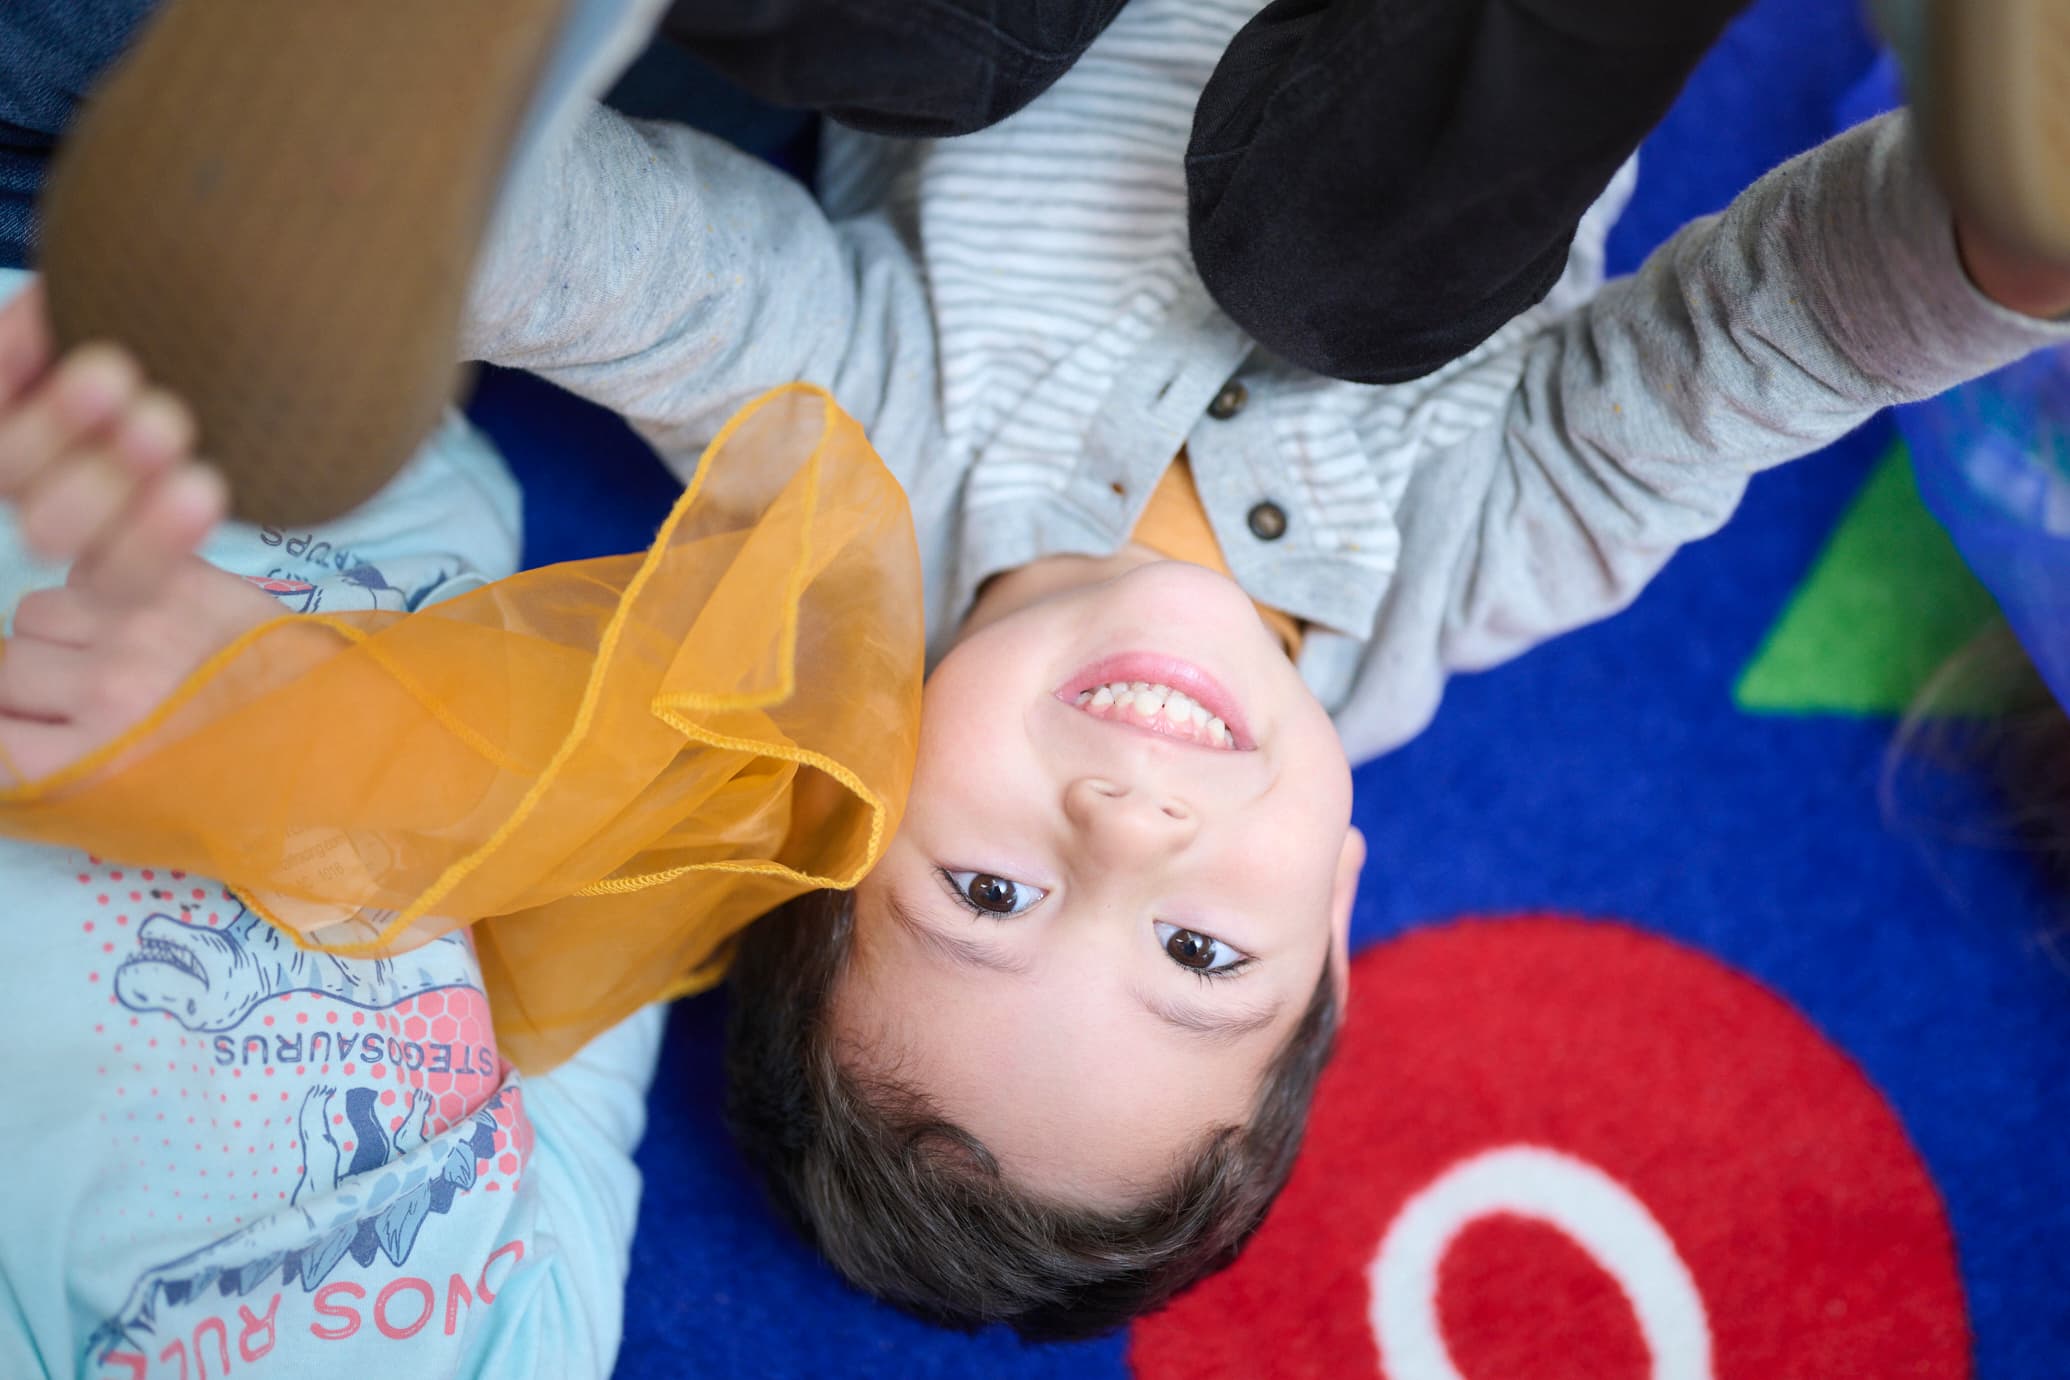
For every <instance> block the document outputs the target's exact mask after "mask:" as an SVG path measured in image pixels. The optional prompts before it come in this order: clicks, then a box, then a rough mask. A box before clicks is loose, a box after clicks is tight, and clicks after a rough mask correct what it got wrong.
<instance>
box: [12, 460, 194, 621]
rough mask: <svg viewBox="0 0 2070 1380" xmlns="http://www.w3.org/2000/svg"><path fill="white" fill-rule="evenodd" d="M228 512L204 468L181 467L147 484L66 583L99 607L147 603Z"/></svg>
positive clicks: (150, 480)
mask: <svg viewBox="0 0 2070 1380" xmlns="http://www.w3.org/2000/svg"><path fill="white" fill-rule="evenodd" d="M229 507H230V491H229V487H228V486H227V485H226V484H224V482H223V478H222V476H221V475H219V474H217V473H216V472H215V471H214V470H212V469H209V468H207V467H206V466H202V465H182V466H180V467H179V468H178V469H175V470H173V471H172V472H171V473H169V474H164V475H160V476H155V477H153V478H151V479H147V480H146V481H144V483H143V485H142V486H141V487H140V488H139V489H138V490H137V492H136V494H135V496H134V497H133V498H132V499H131V500H130V503H129V506H128V508H127V509H126V510H125V511H124V512H123V513H122V515H121V516H120V517H119V518H117V519H116V521H115V523H114V524H113V525H112V526H111V527H110V528H108V529H107V531H106V532H105V534H104V535H103V537H102V538H101V539H100V540H99V541H97V542H96V543H95V544H94V546H93V548H92V549H91V550H90V551H88V552H87V553H86V555H85V556H84V558H83V559H82V560H81V561H80V563H79V564H78V565H77V566H75V567H74V569H73V572H72V582H71V583H72V585H73V586H74V587H76V588H79V589H83V590H85V591H87V592H88V593H89V594H91V596H92V597H93V598H94V599H95V600H98V601H101V602H104V603H110V602H112V603H131V602H136V601H140V600H146V599H149V598H152V597H153V596H154V595H156V594H158V593H159V592H160V590H161V589H162V588H163V586H164V584H165V582H166V581H167V580H168V579H170V578H171V577H172V575H173V574H174V573H175V572H176V570H177V569H178V567H179V566H180V564H181V563H182V562H184V561H185V560H186V559H187V558H188V557H190V556H191V555H192V554H193V553H194V551H195V549H196V548H198V547H199V546H200V545H201V544H202V543H203V542H204V541H206V540H207V539H208V536H209V533H211V532H212V531H214V530H215V527H216V524H218V523H220V522H221V521H222V520H223V518H224V515H225V514H226V513H227V512H228V511H229ZM16 617H17V618H19V617H20V615H19V614H17V615H16Z"/></svg>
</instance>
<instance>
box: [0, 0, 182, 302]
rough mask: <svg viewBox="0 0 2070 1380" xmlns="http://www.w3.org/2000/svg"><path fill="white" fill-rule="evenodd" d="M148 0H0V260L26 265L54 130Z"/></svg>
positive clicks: (120, 45)
mask: <svg viewBox="0 0 2070 1380" xmlns="http://www.w3.org/2000/svg"><path fill="white" fill-rule="evenodd" d="M152 4H153V0H6V3H5V4H0V266H4V267H8V268H21V267H24V266H26V265H27V263H28V261H29V259H30V258H31V257H32V254H33V247H34V244H35V215H34V213H35V205H36V192H37V189H38V188H40V187H41V186H42V185H43V173H44V168H45V165H46V164H48V163H49V161H50V154H51V150H52V149H53V148H54V147H56V144H57V138H58V135H60V134H61V133H63V132H64V129H65V126H66V125H67V124H68V123H70V121H71V118H72V112H73V111H74V110H75V109H77V108H78V105H79V100H80V97H81V96H82V95H83V94H84V93H85V92H86V91H88V90H90V89H91V88H92V86H93V84H94V82H95V81H96V80H97V79H98V78H99V76H100V74H101V71H102V69H104V68H105V67H107V65H108V64H109V63H111V62H113V61H114V60H115V58H116V57H117V56H119V55H120V54H121V52H122V50H123V49H124V48H125V47H127V46H128V44H129V41H130V38H131V37H132V36H133V35H134V34H135V33H136V31H137V28H138V26H139V25H140V24H141V23H142V22H143V18H144V16H145V15H146V14H147V13H149V11H150V9H151V7H152Z"/></svg>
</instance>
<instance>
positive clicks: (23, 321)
mask: <svg viewBox="0 0 2070 1380" xmlns="http://www.w3.org/2000/svg"><path fill="white" fill-rule="evenodd" d="M56 356H57V347H56V344H55V343H54V342H53V341H52V340H51V337H50V310H49V305H48V304H47V303H46V301H45V300H44V296H43V282H42V280H41V279H38V280H37V281H35V282H33V283H31V284H29V286H28V287H26V288H24V289H23V290H22V291H20V292H18V293H16V294H15V295H14V296H13V297H11V298H9V299H8V301H7V303H6V304H5V305H0V407H4V406H6V404H7V403H9V402H10V401H12V400H13V399H14V398H16V397H18V396H20V394H21V393H22V391H23V390H24V389H26V388H27V387H28V386H29V385H30V384H31V383H34V382H35V381H36V380H37V379H39V378H41V377H42V376H43V374H44V372H45V371H46V370H48V369H49V368H50V366H51V363H52V361H53V360H54V359H55V358H56Z"/></svg>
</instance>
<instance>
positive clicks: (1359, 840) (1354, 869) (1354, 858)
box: [1330, 825, 1366, 1012]
mask: <svg viewBox="0 0 2070 1380" xmlns="http://www.w3.org/2000/svg"><path fill="white" fill-rule="evenodd" d="M1365 865H1366V836H1365V835H1364V834H1361V833H1360V832H1359V831H1358V827H1357V826H1356V825H1353V826H1352V827H1351V828H1349V829H1346V830H1345V831H1344V850H1343V851H1342V852H1341V853H1339V854H1338V855H1337V879H1336V881H1335V883H1334V884H1333V885H1332V887H1331V889H1330V964H1331V967H1332V970H1333V971H1334V973H1335V975H1336V982H1337V1010H1338V1011H1339V1012H1342V1011H1343V1010H1344V1003H1345V1001H1346V1000H1347V999H1348V998H1349V997H1350V995H1351V908H1352V903H1353V902H1354V901H1356V900H1357V899H1358V875H1359V873H1360V872H1361V871H1363V870H1364V868H1365Z"/></svg>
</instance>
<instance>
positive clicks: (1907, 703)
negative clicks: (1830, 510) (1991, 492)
mask: <svg viewBox="0 0 2070 1380" xmlns="http://www.w3.org/2000/svg"><path fill="white" fill-rule="evenodd" d="M1998 618H1999V613H1998V606H1997V604H1996V603H1995V602H1994V601H1993V600H1992V598H1991V595H1990V593H1989V591H1987V590H1986V589H1985V588H1984V587H1983V585H1981V584H1979V583H1978V582H1977V579H1976V577H1975V576H1974V575H1972V574H1970V572H1969V568H1968V567H1967V566H1966V565H1964V564H1963V561H1962V557H1961V556H1960V555H1959V554H1958V553H1957V552H1956V550H1955V547H1954V544H1953V543H1952V542H1950V541H1949V540H1948V536H1947V533H1946V532H1944V531H1942V530H1941V526H1940V524H1939V523H1938V522H1937V521H1935V520H1934V517H1933V515H1932V514H1931V513H1929V512H1928V511H1927V509H1926V505H1925V504H1924V503H1922V502H1921V501H1920V498H1919V490H1918V486H1917V485H1916V483H1915V482H1914V480H1913V477H1912V458H1911V453H1910V452H1909V451H1908V450H1907V449H1906V448H1905V444H1904V442H1902V441H1899V442H1896V443H1895V444H1893V445H1892V446H1891V449H1890V452H1889V453H1888V454H1887V455H1885V456H1884V457H1883V459H1882V460H1881V461H1879V462H1878V463H1877V466H1876V468H1875V470H1874V471H1873V472H1872V473H1871V474H1870V476H1869V479H1868V482H1867V483H1865V484H1864V485H1863V486H1862V489H1861V492H1860V493H1859V494H1857V495H1856V496H1855V499H1854V502H1853V503H1851V504H1850V505H1848V509H1847V512H1846V513H1845V514H1844V515H1843V516H1842V517H1841V519H1840V522H1839V525H1838V526H1837V527H1836V528H1835V529H1834V531H1833V534H1832V536H1831V537H1829V538H1828V539H1827V541H1826V546H1825V549H1824V550H1823V551H1821V552H1820V553H1819V557H1818V561H1817V563H1816V564H1815V565H1814V566H1813V567H1812V571H1811V574H1810V575H1809V576H1808V577H1807V578H1806V579H1805V580H1804V581H1803V583H1801V584H1800V585H1798V586H1797V589H1796V592H1795V593H1794V594H1792V595H1791V597H1790V601H1789V604H1788V606H1787V607H1786V608H1785V609H1784V610H1783V613H1782V616H1781V617H1780V618H1779V619H1777V620H1776V623H1775V625H1774V626H1773V627H1772V628H1770V629H1769V632H1768V636H1767V637H1766V639H1764V641H1763V643H1762V646H1761V650H1760V651H1759V652H1758V653H1756V654H1755V657H1754V659H1753V661H1752V662H1751V663H1750V664H1749V665H1748V666H1747V668H1746V669H1745V670H1744V671H1743V672H1741V673H1740V678H1739V683H1738V685H1736V686H1735V687H1733V700H1734V702H1735V703H1736V704H1737V705H1738V706H1739V708H1740V709H1741V710H1743V711H1744V712H1746V713H1749V714H1845V715H1853V716H1858V717H1869V716H1877V715H1897V714H1902V713H1904V712H1905V711H1906V710H1907V709H1908V708H1910V707H1911V706H1912V704H1913V702H1914V701H1915V700H1916V699H1917V698H1918V697H1919V694H1920V692H1921V691H1922V690H1923V689H1924V688H1925V687H1926V686H1927V684H1928V683H1929V682H1930V681H1931V680H1932V679H1933V677H1934V675H1935V673H1936V672H1938V671H1940V670H1941V668H1942V667H1944V666H1946V665H1947V664H1948V663H1949V662H1950V661H1951V660H1952V659H1953V658H1954V657H1955V656H1956V655H1957V654H1958V653H1960V652H1961V651H1962V650H1963V648H1964V647H1966V646H1968V645H1969V644H1970V643H1971V642H1972V641H1974V640H1975V638H1976V637H1977V636H1978V635H1979V634H1980V633H1982V632H1984V631H1985V630H1986V629H1988V628H1990V627H1991V626H1992V625H1993V624H1995V623H1996V622H1997V621H1998ZM2020 691H2021V687H2020V686H2019V685H2018V684H2016V682H2015V681H2014V680H2013V679H2012V678H2010V677H2006V678H2000V677H1993V676H1974V675H1961V676H1954V677H1950V678H1948V680H1947V681H1946V682H1944V683H1943V684H1942V685H1941V686H1939V687H1937V688H1936V691H1935V695H1934V699H1935V703H1934V705H1933V710H1934V712H1935V713H1937V714H1942V715H1950V716H1972V715H1976V716H1981V715H1991V714H1996V713H2000V712H2002V711H2003V710H2005V709H2007V708H2008V707H2010V706H2012V705H2013V704H2014V703H2015V702H2017V701H2018V699H2019V698H2020Z"/></svg>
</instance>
